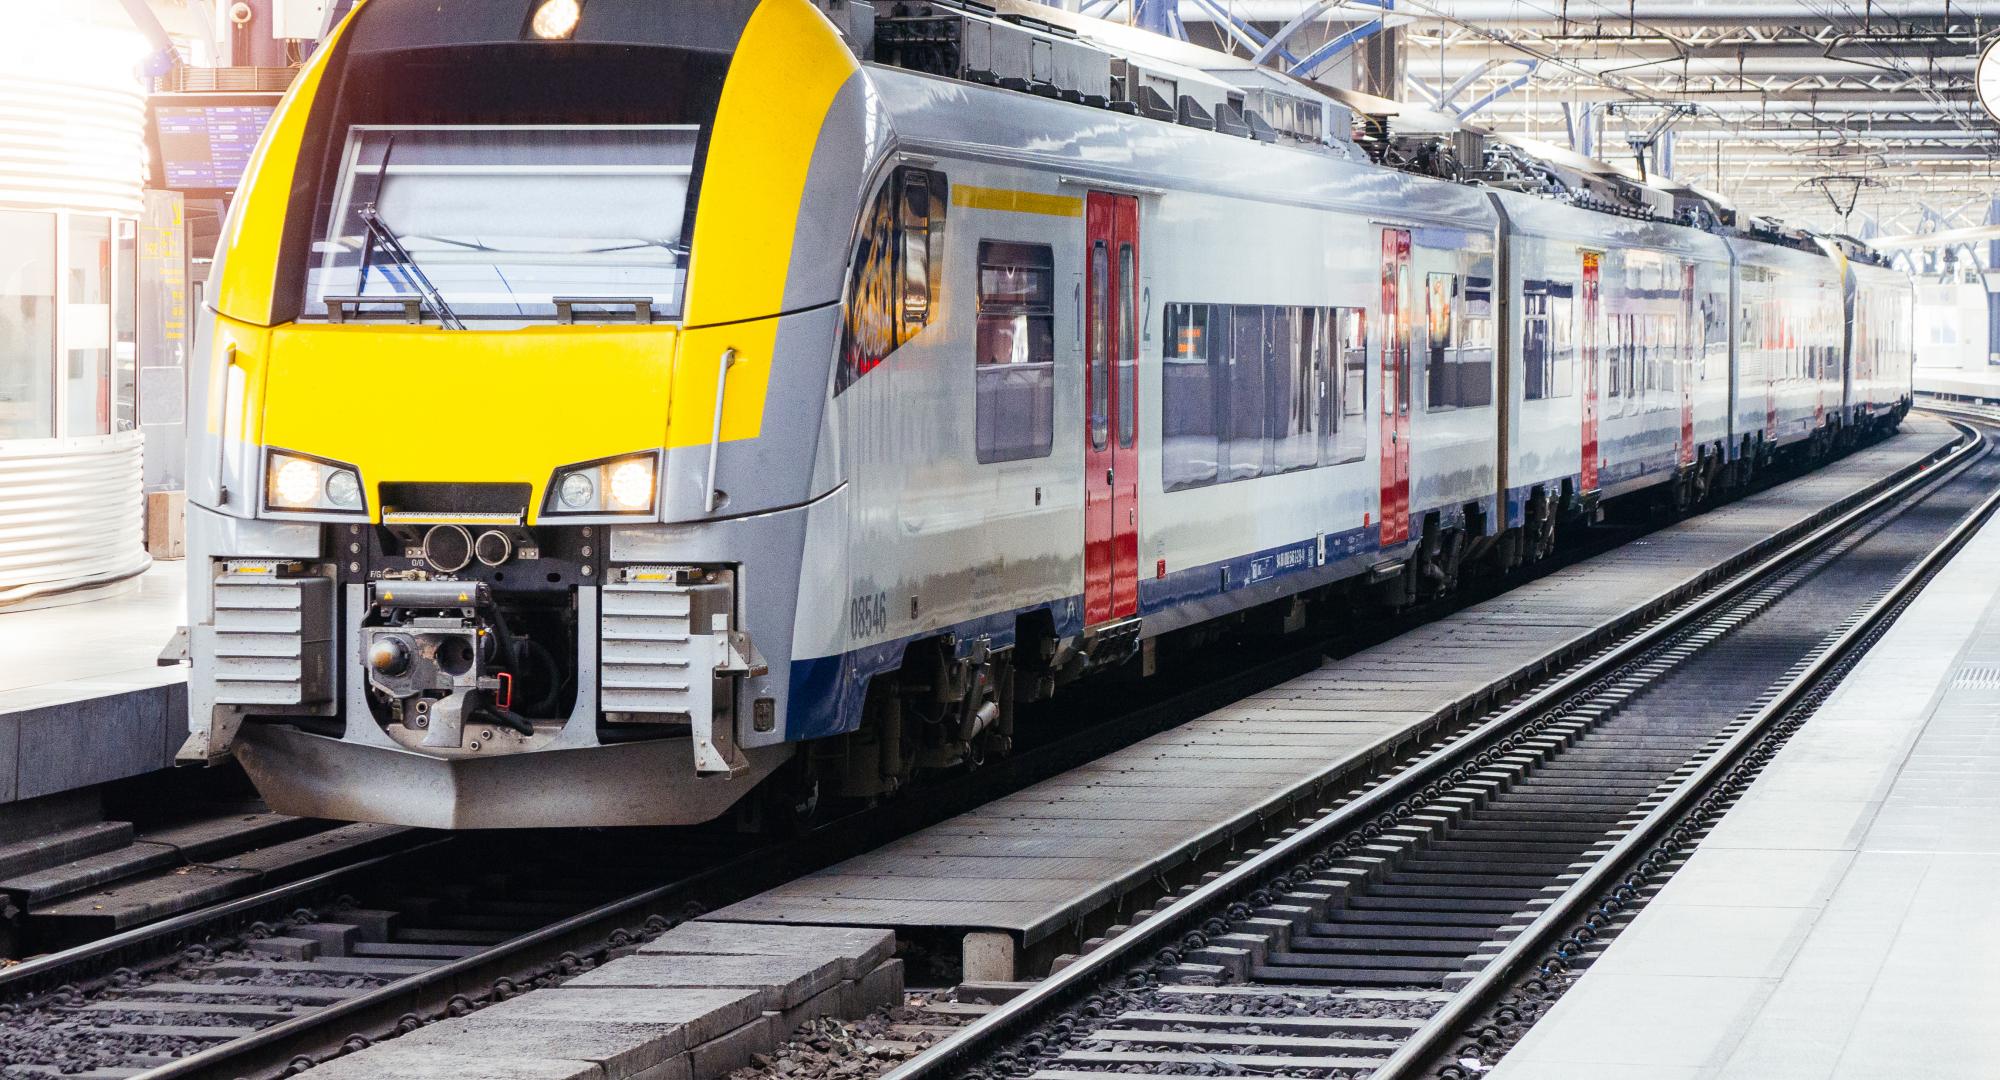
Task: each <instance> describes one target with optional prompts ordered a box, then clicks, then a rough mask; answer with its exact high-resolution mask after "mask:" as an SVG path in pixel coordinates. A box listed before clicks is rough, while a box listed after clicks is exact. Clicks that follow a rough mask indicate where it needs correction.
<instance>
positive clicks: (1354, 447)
mask: <svg viewBox="0 0 2000 1080" xmlns="http://www.w3.org/2000/svg"><path fill="white" fill-rule="evenodd" d="M1333 314H1334V319H1335V326H1334V339H1333V343H1334V349H1335V354H1334V355H1335V361H1336V362H1337V363H1338V364H1339V365H1340V368H1339V372H1340V380H1341V385H1340V417H1341V420H1340V422H1338V423H1337V424H1335V425H1334V430H1335V446H1334V449H1333V452H1332V453H1330V454H1324V455H1322V456H1321V464H1325V465H1335V464H1339V463H1341V462H1346V461H1360V460H1361V459H1362V458H1363V457H1364V456H1366V455H1367V452H1368V451H1367V438H1368V425H1367V424H1366V423H1364V422H1363V421H1362V419H1361V418H1362V417H1364V416H1366V415H1367V410H1368V313H1367V312H1366V311H1364V310H1362V309H1361V308H1351V307H1350V308H1335V309H1334V312H1333ZM1350 417H1351V418H1352V420H1350V419H1349V418H1350Z"/></svg>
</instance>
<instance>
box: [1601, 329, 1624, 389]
mask: <svg viewBox="0 0 2000 1080" xmlns="http://www.w3.org/2000/svg"><path fill="white" fill-rule="evenodd" d="M1624 325H1625V321H1624V320H1623V319H1620V318H1619V317H1618V316H1616V315H1613V316H1610V317H1609V318H1608V319H1606V320H1605V330H1604V350H1603V352H1604V361H1605V363H1604V396H1605V397H1624V396H1625V362H1624V360H1623V359H1621V358H1622V357H1623V356H1624V352H1623V349H1622V346H1621V345H1620V343H1619V338H1620V333H1619V331H1620V328H1622V327H1623V326H1624Z"/></svg>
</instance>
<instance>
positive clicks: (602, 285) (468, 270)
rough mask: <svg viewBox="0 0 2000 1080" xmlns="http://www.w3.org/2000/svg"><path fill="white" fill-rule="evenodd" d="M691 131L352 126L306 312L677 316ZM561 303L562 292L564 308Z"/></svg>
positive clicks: (688, 219) (448, 319)
mask: <svg viewBox="0 0 2000 1080" xmlns="http://www.w3.org/2000/svg"><path fill="white" fill-rule="evenodd" d="M698 134H699V129H697V128H695V127H691V126H678V125H676V126H650V125H645V126H642V125H620V126H615V127H587V126H567V127H545V126H501V125H471V126H387V125H384V126H362V125H357V126H355V127H353V128H352V129H350V131H349V134H348V140H347V146H346V148H345V152H344V154H343V158H342V161H341V166H340V172H339V179H338V182H337V185H336V187H335V189H334V192H333V201H332V205H331V207H330V210H331V213H329V214H327V216H326V220H327V221H328V222H330V223H331V224H330V226H329V227H328V229H327V232H326V235H325V236H323V237H321V238H319V239H318V241H317V242H316V243H315V245H314V251H313V259H312V265H311V267H310V269H309V271H308V276H307V281H306V290H307V305H306V313H307V314H308V315H321V316H328V317H331V318H334V319H342V318H362V317H367V318H380V317H384V316H385V315H394V314H397V313H400V312H405V311H407V312H409V313H412V314H422V315H430V316H434V317H436V318H437V319H438V321H440V322H444V323H446V324H447V325H451V324H452V323H453V322H454V321H455V320H456V319H464V320H467V321H471V320H475V319H487V320H503V321H505V320H521V319H550V318H556V317H557V316H558V315H562V316H563V317H572V316H574V317H576V318H579V319H581V318H585V317H586V316H585V315H584V314H583V313H584V312H586V311H588V312H593V313H599V314H603V313H609V312H622V313H623V317H625V318H634V317H638V312H639V308H640V307H642V306H643V307H644V308H645V309H646V314H647V315H648V316H649V317H652V318H663V319H672V318H677V317H678V316H679V315H680V308H681V294H682V289H683V286H684V285H685V283H686V280H687V263H688V240H689V233H690V231H691V230H690V225H691V223H692V213H691V208H692V204H693V199H692V197H691V195H692V192H691V189H690V185H691V181H692V177H693V171H694V157H695V145H696V140H697V136H698ZM558 301H562V303H561V304H560V305H559V304H558Z"/></svg>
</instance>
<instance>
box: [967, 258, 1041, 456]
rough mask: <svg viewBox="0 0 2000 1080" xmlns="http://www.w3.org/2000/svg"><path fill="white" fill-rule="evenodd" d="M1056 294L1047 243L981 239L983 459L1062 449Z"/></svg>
mask: <svg viewBox="0 0 2000 1080" xmlns="http://www.w3.org/2000/svg"><path fill="white" fill-rule="evenodd" d="M1054 297H1055V254H1054V252H1053V251H1052V250H1051V249H1050V248H1049V247H1048V246H1047V245H1045V244H1010V243H1002V242H998V241H993V240H986V241H981V242H980V245H979V322H978V330H977V338H978V340H977V343H976V345H975V346H974V347H975V348H976V350H977V357H976V364H975V367H976V372H977V373H976V376H975V378H976V382H977V386H976V388H975V394H976V398H977V401H976V404H975V408H976V411H977V418H976V419H977V424H976V426H977V429H978V433H977V438H976V441H977V449H978V457H979V460H980V461H982V462H992V461H1016V460H1020V459H1022V458H1036V457H1046V456H1048V454H1049V452H1050V450H1051V449H1052V448H1053V446H1054V445H1055V419H1054V413H1055V366H1056V365H1055V358H1056V341H1055V339H1056V330H1055V307H1054V304H1053V300H1054Z"/></svg>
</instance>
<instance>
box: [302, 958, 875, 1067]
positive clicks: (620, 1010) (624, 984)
mask: <svg viewBox="0 0 2000 1080" xmlns="http://www.w3.org/2000/svg"><path fill="white" fill-rule="evenodd" d="M774 929H775V928H772V927H765V926H742V925H733V924H728V923H703V924H699V925H697V924H683V925H681V926H679V927H676V928H674V929H672V930H669V931H667V932H666V933H665V934H662V935H660V936H659V937H658V938H655V939H654V940H652V941H650V942H647V943H646V944H645V945H644V946H641V947H640V949H639V951H638V952H636V953H634V954H631V955H626V956H621V957H617V958H615V959H612V960H608V961H606V962H605V963H603V964H601V965H599V966H598V967H597V968H595V969H593V970H590V971H587V972H584V973H583V974H581V975H578V976H576V977H575V978H573V979H570V980H569V981H568V982H565V983H563V984H561V985H559V986H554V987H550V988H548V989H545V990H536V991H534V992H532V993H528V994H523V995H521V996H519V997H516V998H511V999H509V1000H507V1001H503V1002H499V1003H498V1004H495V1005H491V1006H489V1007H487V1008H484V1009H480V1010H479V1011H477V1012H474V1013H472V1014H470V1015H468V1016H465V1017H460V1018H448V1019H444V1020H440V1021H438V1022H437V1023H434V1024H430V1025H428V1026H426V1027H423V1028H420V1029H418V1030H416V1031H414V1032H412V1033H410V1034H408V1035H404V1036H401V1037H400V1038H396V1039H392V1040H390V1041H388V1042H385V1043H380V1044H378V1045H375V1046H371V1047H368V1048H366V1049H364V1050H361V1051H359V1052H357V1053H353V1054H348V1055H346V1056H344V1057H340V1058H336V1059H334V1060H333V1061H330V1062H328V1063H326V1064H324V1065H321V1066H319V1067H318V1068H315V1069H313V1070H312V1072H311V1074H310V1075H312V1076H313V1077H314V1078H315V1080H714V1078H716V1077H719V1076H722V1075H724V1074H726V1073H728V1072H730V1071H732V1070H735V1069H739V1068H742V1067H743V1066H744V1065H745V1064H748V1063H749V1061H750V1056H751V1055H752V1054H761V1053H770V1052H771V1050H772V1048H773V1047H775V1046H776V1045H777V1043H778V1042H779V1041H781V1040H783V1039H784V1038H786V1037H787V1036H789V1035H790V1034H791V1033H792V1032H793V1031H795V1030H797V1029H798V1027H799V1026H800V1025H801V1024H804V1023H805V1022H807V1021H809V1020H813V1019H817V1018H819V1017H821V1016H837V1017H841V1018H844V1019H850V1020H853V1019H859V1018H861V1017H862V1016H865V1015H867V1014H868V1013H869V1012H871V1011H874V1010H877V1009H882V1008H886V1007H888V1006H890V1005H895V1004H901V1003H902V998H903V973H902V962H901V961H899V960H894V959H891V956H892V954H893V953H894V952H895V949H896V938H895V935H894V934H891V933H889V932H887V931H882V930H876V931H862V932H856V931H853V930H843V929H834V928H816V927H800V928H789V927H788V928H783V930H784V931H786V932H782V933H780V932H773V931H774ZM855 971H859V972H860V973H861V974H860V975H859V976H858V977H856V976H853V975H850V974H849V973H850V972H855Z"/></svg>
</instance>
